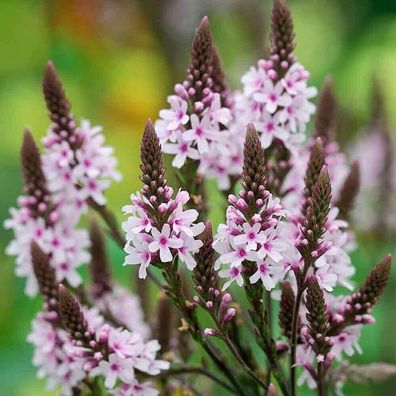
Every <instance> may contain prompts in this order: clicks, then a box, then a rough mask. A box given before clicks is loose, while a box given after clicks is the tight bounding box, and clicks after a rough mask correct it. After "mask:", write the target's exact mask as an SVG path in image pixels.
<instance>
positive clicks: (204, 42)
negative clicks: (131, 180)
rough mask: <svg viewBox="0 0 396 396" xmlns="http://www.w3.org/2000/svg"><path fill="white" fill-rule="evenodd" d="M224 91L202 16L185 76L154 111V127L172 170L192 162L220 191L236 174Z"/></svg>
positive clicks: (236, 159)
mask: <svg viewBox="0 0 396 396" xmlns="http://www.w3.org/2000/svg"><path fill="white" fill-rule="evenodd" d="M227 93H228V89H227V85H226V83H225V80H224V75H223V72H222V71H221V68H220V61H219V57H218V55H217V52H216V49H215V46H214V43H213V39H212V36H211V33H210V28H209V21H208V19H207V18H206V17H205V18H204V19H202V21H201V24H200V26H199V27H198V29H197V31H196V33H195V37H194V41H193V44H192V51H191V63H190V65H189V66H188V69H187V78H186V80H185V81H184V82H183V83H182V84H176V85H175V95H171V96H169V97H168V103H169V105H170V108H169V109H163V110H161V111H160V113H159V116H160V119H159V120H158V121H157V122H156V124H155V127H156V130H157V134H158V137H159V139H160V142H161V145H162V149H163V152H164V153H168V154H171V155H173V156H174V159H173V161H172V165H173V166H174V167H175V168H182V167H183V166H185V165H186V163H188V161H193V162H196V163H197V164H198V171H199V172H201V173H202V174H204V175H206V176H207V177H208V178H214V179H216V180H217V182H218V185H219V188H221V189H228V188H229V186H230V179H229V177H230V175H236V174H238V173H239V166H240V165H241V156H240V152H239V150H237V151H235V147H234V144H233V139H234V138H235V135H234V134H233V133H232V132H231V131H229V130H228V125H229V123H230V121H231V112H230V109H229V105H228V101H227ZM186 161H187V162H186Z"/></svg>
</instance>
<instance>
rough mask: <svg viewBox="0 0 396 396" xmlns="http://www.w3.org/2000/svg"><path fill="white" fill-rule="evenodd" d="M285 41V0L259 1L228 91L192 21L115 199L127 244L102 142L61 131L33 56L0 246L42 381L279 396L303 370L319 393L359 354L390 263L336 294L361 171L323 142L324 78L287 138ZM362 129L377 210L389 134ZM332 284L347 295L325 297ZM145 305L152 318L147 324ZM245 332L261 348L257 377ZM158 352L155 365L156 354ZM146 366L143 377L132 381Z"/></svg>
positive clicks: (332, 143)
mask: <svg viewBox="0 0 396 396" xmlns="http://www.w3.org/2000/svg"><path fill="white" fill-rule="evenodd" d="M294 48H295V43H294V29H293V23H292V19H291V14H290V10H289V8H288V7H287V5H286V4H285V2H284V0H274V7H273V11H272V27H271V47H270V49H269V52H270V56H269V59H268V60H259V61H258V63H257V67H253V68H251V69H250V70H249V71H248V72H247V73H246V74H245V75H244V76H243V77H242V84H243V92H238V93H231V92H230V91H229V89H228V86H227V84H226V80H225V77H224V74H223V72H222V70H221V67H220V60H219V57H218V54H217V51H216V48H215V45H214V43H213V40H212V37H211V34H210V29H209V23H208V19H207V18H204V19H203V20H202V22H201V24H200V26H199V28H198V29H197V31H196V34H195V38H194V41H193V45H192V54H191V62H190V64H189V66H188V70H187V78H186V81H184V82H183V83H182V84H177V85H176V86H175V95H172V96H170V97H169V98H168V102H169V105H170V108H169V109H165V110H161V111H160V119H159V120H158V121H157V123H156V127H157V130H155V128H154V125H153V124H152V122H151V121H150V120H148V122H147V124H146V127H145V130H144V133H143V138H142V143H141V153H140V154H141V165H140V169H141V176H140V180H141V181H142V183H143V186H142V188H141V189H140V191H139V192H137V193H135V194H131V197H130V200H131V202H130V204H128V205H126V206H124V207H123V212H124V214H125V215H126V219H125V221H124V222H123V223H122V229H123V230H124V232H125V238H124V236H123V235H122V232H121V231H120V229H119V226H118V223H117V220H116V216H115V215H114V214H113V213H112V212H111V211H110V210H109V209H108V208H107V207H106V206H105V203H106V199H105V197H104V191H105V190H106V189H107V188H108V187H109V185H110V183H111V181H113V180H118V179H119V174H118V172H117V170H116V166H117V161H116V159H115V158H114V155H113V151H112V149H111V148H110V147H107V146H106V145H105V144H104V137H103V135H102V132H101V129H100V128H99V127H91V126H90V124H89V123H88V122H87V121H83V122H82V123H81V125H80V126H77V124H76V122H75V119H74V117H73V115H72V114H71V111H70V104H69V102H68V101H67V99H66V97H65V94H64V91H63V87H62V85H61V83H60V81H59V79H58V77H57V75H56V73H55V70H54V67H53V66H52V64H49V65H48V67H47V70H46V74H45V78H44V85H43V87H44V96H45V99H46V102H47V107H48V110H49V113H50V119H51V120H52V122H53V124H52V125H51V127H50V130H49V132H48V135H47V137H46V138H45V139H44V144H45V149H44V154H43V155H42V156H41V155H40V152H39V150H38V148H37V146H36V144H35V142H34V140H33V137H32V135H31V134H30V133H29V132H28V131H27V132H26V133H25V137H24V141H23V145H22V151H21V160H22V169H23V176H24V180H25V191H24V194H25V195H23V196H22V197H20V198H19V199H18V206H19V207H18V209H11V219H9V220H7V221H6V224H5V225H6V227H8V228H10V229H12V230H13V231H14V234H15V238H14V240H13V241H12V242H11V244H10V245H9V247H8V249H7V251H8V253H9V254H13V255H16V256H17V259H16V262H17V266H16V267H17V270H16V272H17V275H19V276H24V277H26V278H27V288H26V290H27V293H28V294H30V295H33V294H35V293H36V292H37V291H39V292H40V294H41V295H42V297H43V300H44V304H43V310H42V311H41V312H39V313H38V314H37V316H36V318H35V319H34V321H33V324H32V331H31V333H30V335H29V336H28V340H29V342H31V343H32V344H33V346H34V358H33V363H34V365H35V366H36V367H37V368H38V375H39V376H40V377H45V378H46V379H47V381H48V386H49V387H50V388H51V389H54V388H57V389H60V391H61V392H62V393H61V394H62V395H65V396H72V395H81V394H86V393H92V394H97V393H98V390H99V389H100V392H99V393H103V394H106V395H115V396H155V395H158V394H160V393H161V394H162V393H164V394H165V393H166V394H168V393H174V391H175V390H176V392H179V391H180V392H182V393H186V392H187V393H188V392H189V391H190V390H193V387H192V376H193V375H194V376H195V375H203V376H205V377H206V378H207V379H208V380H209V379H210V380H212V381H214V382H216V383H217V384H218V385H219V386H222V387H223V388H224V389H226V391H227V394H237V395H250V394H262V393H265V394H268V395H273V394H275V393H276V392H279V393H281V394H283V395H285V396H290V395H293V396H295V395H297V389H296V385H297V383H300V384H302V383H304V382H307V383H308V385H309V387H310V388H316V389H317V393H318V395H321V396H322V395H325V394H327V393H328V392H330V391H332V390H334V389H336V388H337V389H339V388H340V386H342V382H343V381H344V379H343V380H342V381H341V380H340V378H346V376H347V375H348V373H347V372H346V371H343V370H344V365H343V364H339V365H338V367H337V368H336V369H335V372H336V374H337V375H334V370H333V369H332V367H331V365H332V363H333V362H334V361H339V362H340V361H341V362H342V361H343V359H345V357H346V356H351V355H352V354H354V353H355V352H360V347H359V343H358V341H359V336H360V332H361V329H362V328H363V326H364V325H366V324H371V323H373V322H374V317H373V316H372V308H373V306H374V305H375V304H377V303H378V301H379V298H380V296H381V294H382V293H383V291H384V288H385V286H386V284H387V282H388V280H389V277H390V270H391V257H390V256H385V257H384V259H383V260H382V261H381V262H380V263H379V264H378V265H377V266H376V267H374V268H373V269H372V271H371V272H370V273H369V275H368V276H367V278H366V280H365V282H364V283H363V284H362V285H361V286H360V287H359V288H358V289H357V290H355V291H354V292H349V291H350V290H353V282H352V276H353V275H354V273H355V267H354V266H353V264H352V261H351V258H350V256H349V252H350V251H351V250H352V249H353V248H354V237H353V234H352V233H351V232H350V231H349V230H348V220H349V218H350V214H351V210H352V207H353V203H354V200H355V197H356V195H357V192H358V189H359V174H360V173H359V172H360V171H359V166H358V163H357V162H353V163H352V164H351V166H349V165H348V161H347V157H346V156H345V155H344V154H343V153H342V152H341V150H340V148H339V146H338V144H337V142H336V140H335V127H336V101H335V95H334V93H333V91H332V88H331V81H330V80H329V79H327V80H326V82H325V85H324V88H323V90H322V92H321V95H320V97H319V101H318V106H317V113H316V117H315V126H314V130H313V133H312V136H313V137H312V139H309V140H308V142H306V144H303V140H304V133H305V129H306V125H307V123H308V122H309V120H310V117H311V115H312V114H313V112H314V110H315V106H314V105H313V104H312V103H311V101H310V99H311V98H312V97H313V96H315V94H316V90H315V89H314V88H311V87H309V86H308V77H309V74H308V72H307V71H306V70H305V69H304V68H303V67H302V66H301V65H300V64H298V63H297V62H296V58H295V56H294V54H293V51H294ZM381 119H382V118H381ZM382 120H383V119H382ZM246 126H247V127H246ZM377 127H378V128H379V129H380V130H379V135H378V136H376V138H377V137H378V142H379V143H380V144H381V148H382V151H383V152H384V153H386V154H387V156H386V158H384V161H383V163H381V164H377V163H376V164H375V165H380V166H378V168H377V169H374V168H375V167H374V166H373V169H372V170H374V171H375V176H374V177H373V178H374V179H375V180H372V181H374V182H376V184H375V188H376V189H377V190H381V194H383V195H382V196H381V197H380V198H379V199H380V200H382V199H383V200H384V202H385V203H386V204H389V197H388V196H387V195H386V194H387V193H389V192H390V191H392V186H391V183H392V182H391V177H390V175H391V173H390V172H391V169H390V167H391V163H392V162H391V161H390V160H391V157H392V155H391V150H390V148H389V147H390V144H388V143H390V140H389V135H388V134H387V133H386V130H385V129H384V124H383V123H378V125H377ZM381 128H382V129H381ZM161 145H162V146H161ZM162 151H163V152H165V153H168V154H172V155H174V158H173V162H172V164H173V167H175V168H177V169H178V170H177V171H176V172H175V173H176V177H177V179H178V182H179V184H180V186H181V188H180V189H179V190H178V191H177V192H175V193H174V190H173V189H172V187H171V186H170V185H169V184H168V181H167V179H166V175H165V167H164V163H163V157H162ZM365 159H366V160H367V158H365ZM366 162H367V161H366ZM374 162H376V161H374ZM394 163H395V162H393V163H392V164H394ZM363 164H365V161H363ZM392 166H393V165H392ZM364 177H365V175H364ZM209 178H215V179H216V180H217V183H218V187H219V189H221V190H226V191H227V193H229V194H228V199H227V201H226V202H227V209H226V213H225V216H226V218H225V221H224V223H223V224H220V225H219V226H218V229H217V234H216V235H215V237H213V234H212V226H211V222H210V221H209V219H208V217H207V213H208V212H209V203H210V201H209V200H208V199H207V198H208V197H209V194H208V192H207V191H206V190H205V182H206V180H207V179H209ZM377 179H380V180H377ZM238 180H240V186H241V187H240V191H239V194H238V196H236V195H234V194H233V192H234V190H235V189H236V188H235V187H236V183H237V182H238ZM378 181H379V183H377V182H378ZM225 195H226V194H224V196H225ZM387 207H389V206H387ZM88 208H91V209H93V210H95V211H96V213H97V214H98V215H99V216H100V217H101V220H102V221H103V223H104V225H105V227H106V231H107V234H108V235H109V237H111V238H112V239H113V240H114V242H115V243H117V244H118V246H119V247H120V248H121V249H123V250H124V252H125V253H126V254H125V261H124V265H138V266H139V269H138V271H132V272H133V273H134V274H135V273H136V272H138V275H139V278H141V279H144V278H146V277H147V275H149V278H150V279H151V280H152V281H153V282H154V283H155V285H156V286H158V287H159V288H160V289H161V291H160V298H159V299H158V301H157V305H156V307H152V306H151V305H152V304H151V302H152V301H151V300H152V299H151V298H150V297H151V296H152V292H151V290H150V289H149V287H148V285H147V284H146V283H143V281H141V280H138V281H136V283H134V286H135V287H136V290H137V295H134V294H133V293H132V292H131V291H130V290H129V289H128V288H127V287H126V286H121V285H119V284H118V283H117V282H116V281H115V280H114V279H113V277H112V271H111V263H110V259H109V256H108V255H107V252H106V240H105V237H104V233H102V230H101V227H100V226H99V223H97V222H96V220H95V219H94V218H93V217H92V216H90V221H89V232H88V231H87V230H85V229H83V228H80V220H81V219H82V215H83V214H84V213H85V212H86V211H87V210H88ZM213 209H215V208H213ZM382 223H384V218H381V219H380V221H379V222H378V225H380V224H382ZM384 224H385V223H384ZM379 228H381V227H379ZM82 263H88V264H89V267H88V268H89V279H90V280H89V285H88V287H87V288H85V287H84V285H83V284H82V278H81V277H80V275H79V274H78V272H77V268H78V267H79V266H80V265H81V264H82ZM181 263H183V264H184V266H181V265H180V264H181ZM184 267H187V269H188V270H189V271H186V270H185V268H184ZM189 277H190V278H191V279H188V278H189ZM63 284H65V285H67V288H66V287H65V286H63ZM235 284H236V285H237V286H239V290H238V293H236V294H235V296H232V294H231V292H230V291H229V290H227V291H225V290H226V289H228V288H231V287H232V286H235ZM342 288H344V290H345V289H347V293H349V294H347V295H345V296H343V295H339V294H338V291H339V290H342ZM69 290H70V291H69ZM241 294H243V295H244V297H245V302H244V304H241V305H240V304H239V303H238V300H237V298H238V297H240V295H241ZM279 295H280V303H279V315H278V319H279V327H280V330H281V331H280V332H279V334H277V333H278V331H277V327H276V326H273V318H274V310H275V309H276V308H277V307H278V304H273V302H272V299H278V297H279ZM171 303H172V305H171ZM141 304H142V306H141ZM152 308H154V310H153V309H152ZM245 308H247V310H246V312H244V310H245ZM201 310H204V311H206V312H205V321H203V320H202V316H201V312H200V311H201ZM151 311H152V312H156V314H154V315H155V316H156V318H155V320H149V319H152V318H150V317H149V316H148V315H149V313H150V312H151ZM145 320H147V323H146V322H145ZM246 320H249V324H248V325H244V323H245V321H246ZM209 321H210V323H209ZM176 323H178V325H177V326H176ZM174 327H175V328H176V327H177V329H178V331H177V332H176V331H175V328H174ZM176 333H177V334H176ZM152 334H154V337H153V338H158V339H159V340H160V342H161V344H160V342H158V341H157V340H155V339H152ZM246 334H249V335H248V337H250V338H248V339H246ZM187 336H191V339H192V340H193V341H194V342H195V346H196V347H198V348H200V349H202V352H203V353H205V354H206V355H207V356H205V361H206V358H209V359H210V360H208V363H206V364H205V365H204V366H194V365H191V360H192V359H191V356H193V355H192V352H193V349H192V347H193V346H192V344H190V342H189V340H188V339H187ZM214 338H215V340H214ZM253 342H254V343H256V344H257V348H260V350H261V352H262V353H264V354H265V357H266V361H267V364H268V367H267V371H266V368H264V367H262V366H261V362H260V360H258V359H257V356H256V355H257V353H256V352H258V351H257V350H256V349H255V347H253V346H252V344H253ZM158 352H161V355H162V357H163V358H164V359H166V360H160V359H157V354H158ZM199 352H200V351H199ZM285 358H287V360H288V363H289V364H288V365H286V364H284V363H285V362H284V361H283V360H286V359H285ZM231 359H233V360H231ZM234 362H235V365H234V364H233V363H234ZM171 363H172V368H171V369H170V370H168V369H169V368H170V365H171ZM301 367H302V368H303V370H301ZM286 369H288V370H287V371H286ZM300 370H301V371H302V375H301V376H300V377H299V380H298V381H297V378H298V374H299V372H300ZM218 374H221V375H220V376H218ZM342 375H344V377H342ZM153 376H154V377H156V379H158V381H156V383H155V385H153V384H154V381H152V382H150V381H148V380H149V379H150V377H151V378H152V377H153ZM173 376H178V377H180V380H173V379H171V378H172V377H173ZM152 379H154V378H152ZM268 379H270V381H274V382H275V381H276V387H275V385H274V384H272V383H271V384H270V383H268Z"/></svg>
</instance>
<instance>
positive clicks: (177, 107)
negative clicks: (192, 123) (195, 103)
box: [159, 95, 189, 130]
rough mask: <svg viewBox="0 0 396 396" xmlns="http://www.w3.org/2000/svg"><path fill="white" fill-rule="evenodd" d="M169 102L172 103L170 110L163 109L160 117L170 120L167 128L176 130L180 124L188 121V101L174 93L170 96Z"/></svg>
mask: <svg viewBox="0 0 396 396" xmlns="http://www.w3.org/2000/svg"><path fill="white" fill-rule="evenodd" d="M168 103H169V104H170V105H171V108H170V109H169V110H161V111H160V114H159V115H160V117H161V118H163V119H164V120H166V121H167V122H168V126H167V129H169V130H175V129H177V128H178V127H179V126H180V125H185V124H187V122H188V119H189V117H188V115H187V107H188V106H187V102H186V101H185V100H183V99H181V98H180V97H179V96H176V95H172V96H169V97H168Z"/></svg>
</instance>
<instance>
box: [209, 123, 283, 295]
mask: <svg viewBox="0 0 396 396" xmlns="http://www.w3.org/2000/svg"><path fill="white" fill-rule="evenodd" d="M258 139H259V137H258V134H257V132H256V130H255V129H254V127H253V125H252V124H250V126H249V128H248V133H247V136H246V142H245V150H244V157H245V158H244V171H243V173H242V180H243V186H244V190H243V191H241V192H240V194H239V195H240V198H239V199H238V198H236V197H235V196H234V195H230V196H229V203H230V206H229V208H228V209H227V213H226V216H227V222H226V224H221V225H220V226H219V228H218V234H217V235H216V236H215V241H214V244H213V247H214V249H215V250H216V251H217V252H218V253H220V257H219V258H218V259H217V261H216V266H217V269H219V268H220V267H221V266H222V265H225V266H226V267H227V268H225V269H222V270H220V271H219V276H220V277H221V278H227V279H228V280H227V282H226V283H225V284H224V289H225V288H227V287H228V286H230V284H231V283H232V282H233V281H236V282H237V284H238V285H239V286H242V285H243V282H244V278H243V276H242V274H243V272H244V264H245V262H246V261H248V262H250V263H255V270H254V273H253V274H252V275H251V276H250V278H249V280H250V282H251V283H255V282H257V281H258V280H260V281H261V282H263V284H264V286H265V288H266V290H271V289H273V288H274V287H275V280H274V277H275V276H277V277H278V276H279V274H278V272H279V268H280V267H279V265H278V263H279V262H280V261H281V260H282V259H283V258H284V256H283V252H285V251H286V250H287V248H288V246H287V243H286V240H285V239H284V236H283V233H282V218H283V217H284V216H285V211H284V210H283V209H282V206H281V205H280V202H279V199H277V198H273V197H272V195H271V194H270V193H269V192H268V191H267V190H266V189H265V176H264V174H263V171H264V168H263V161H264V158H263V153H262V148H261V145H260V142H259V140H258Z"/></svg>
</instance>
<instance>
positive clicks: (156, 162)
mask: <svg viewBox="0 0 396 396" xmlns="http://www.w3.org/2000/svg"><path fill="white" fill-rule="evenodd" d="M140 157H141V161H142V162H141V165H140V169H141V171H142V175H141V176H140V180H141V181H142V182H143V183H144V186H143V188H142V194H143V195H144V197H146V198H147V199H148V200H149V201H150V203H151V204H152V205H153V206H154V207H157V208H158V206H159V205H161V203H164V202H168V201H169V197H168V195H167V192H168V187H167V181H166V179H165V166H164V163H163V159H162V151H161V145H160V142H159V139H158V137H157V134H156V132H155V129H154V125H153V123H152V122H151V120H148V121H147V123H146V126H145V128H144V133H143V138H142V143H141V149H140Z"/></svg>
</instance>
